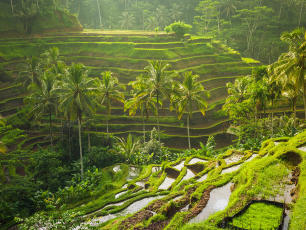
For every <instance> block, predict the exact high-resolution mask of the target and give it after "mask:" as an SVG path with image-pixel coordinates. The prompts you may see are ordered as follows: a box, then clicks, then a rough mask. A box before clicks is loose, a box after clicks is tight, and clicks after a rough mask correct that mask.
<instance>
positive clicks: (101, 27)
mask: <svg viewBox="0 0 306 230" xmlns="http://www.w3.org/2000/svg"><path fill="white" fill-rule="evenodd" d="M97 4H98V11H99V19H100V27H101V30H102V21H101V12H100V5H99V0H97Z"/></svg>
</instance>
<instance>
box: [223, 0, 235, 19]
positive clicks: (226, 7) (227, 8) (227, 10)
mask: <svg viewBox="0 0 306 230" xmlns="http://www.w3.org/2000/svg"><path fill="white" fill-rule="evenodd" d="M236 2H237V1H236V0H222V1H221V6H222V8H223V11H222V14H225V17H226V18H229V20H230V22H231V24H232V15H234V14H235V12H236V9H237V7H236Z"/></svg>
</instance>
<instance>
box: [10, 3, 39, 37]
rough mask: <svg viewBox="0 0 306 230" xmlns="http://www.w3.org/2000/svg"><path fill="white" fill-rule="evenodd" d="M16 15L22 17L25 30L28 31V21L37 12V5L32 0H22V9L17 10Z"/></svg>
mask: <svg viewBox="0 0 306 230" xmlns="http://www.w3.org/2000/svg"><path fill="white" fill-rule="evenodd" d="M15 11H16V12H17V14H14V15H13V16H14V17H19V18H22V19H23V20H24V22H25V32H27V31H28V21H29V19H30V18H32V17H34V16H35V15H36V14H37V5H35V3H33V2H32V0H25V1H24V0H21V9H20V10H15Z"/></svg>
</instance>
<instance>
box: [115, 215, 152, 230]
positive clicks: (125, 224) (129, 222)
mask: <svg viewBox="0 0 306 230" xmlns="http://www.w3.org/2000/svg"><path fill="white" fill-rule="evenodd" d="M152 216H153V213H151V212H149V211H147V210H142V211H140V212H137V213H136V214H134V215H133V216H131V217H129V218H127V219H125V220H123V221H122V223H121V224H120V226H119V228H118V229H120V230H124V229H130V228H131V226H135V225H136V224H137V223H141V222H142V221H144V220H148V219H150V218H151V217H152Z"/></svg>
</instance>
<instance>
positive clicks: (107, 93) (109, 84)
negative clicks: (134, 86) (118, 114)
mask: <svg viewBox="0 0 306 230" xmlns="http://www.w3.org/2000/svg"><path fill="white" fill-rule="evenodd" d="M122 90H125V86H124V85H121V84H119V82H118V78H116V77H113V76H112V73H111V72H109V71H108V72H105V73H102V79H99V80H98V85H97V95H98V98H97V100H98V102H99V103H100V104H101V105H105V107H106V130H107V138H108V136H109V135H108V119H109V116H110V113H111V101H112V100H114V101H119V102H122V103H124V101H125V97H124V93H123V92H122Z"/></svg>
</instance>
